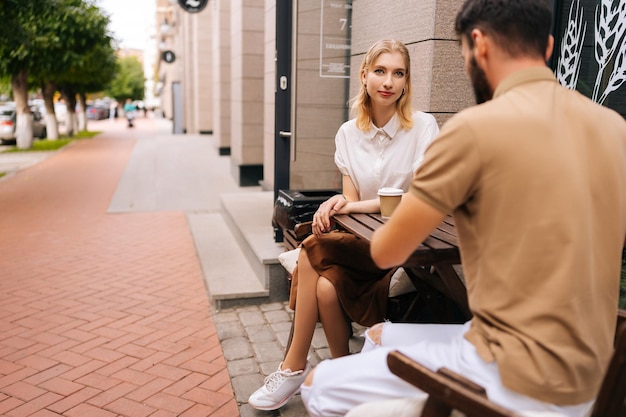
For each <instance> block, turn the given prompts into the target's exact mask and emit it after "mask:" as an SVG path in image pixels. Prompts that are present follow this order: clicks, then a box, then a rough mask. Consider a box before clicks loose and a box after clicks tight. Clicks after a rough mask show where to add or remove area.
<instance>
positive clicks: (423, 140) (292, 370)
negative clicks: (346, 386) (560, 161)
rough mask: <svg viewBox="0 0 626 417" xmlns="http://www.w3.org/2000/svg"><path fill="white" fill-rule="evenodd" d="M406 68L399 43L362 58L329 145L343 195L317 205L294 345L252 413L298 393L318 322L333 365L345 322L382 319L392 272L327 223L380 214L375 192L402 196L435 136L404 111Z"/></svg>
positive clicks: (428, 120) (305, 251) (302, 258)
mask: <svg viewBox="0 0 626 417" xmlns="http://www.w3.org/2000/svg"><path fill="white" fill-rule="evenodd" d="M410 66H411V64H410V57H409V52H408V50H407V48H406V46H405V45H404V44H403V43H401V42H399V41H394V40H381V41H378V42H376V43H375V44H374V45H373V46H372V47H371V48H370V49H369V50H368V51H367V53H366V54H365V57H364V59H363V62H362V64H361V69H360V71H359V77H360V81H361V88H360V91H359V93H358V95H357V96H356V97H355V98H354V99H353V102H352V111H353V114H354V115H355V116H356V117H355V118H354V119H351V120H349V121H348V122H346V123H344V124H343V125H342V126H341V127H340V128H339V131H338V132H337V135H336V137H335V145H336V151H335V163H336V165H337V167H338V169H339V171H340V172H341V174H342V186H343V194H341V195H336V196H333V197H331V198H330V199H328V200H327V201H325V202H324V203H322V204H321V205H320V207H319V209H318V211H317V212H316V213H315V215H314V217H313V223H312V230H313V235H312V236H310V237H309V238H307V239H306V240H305V241H304V242H303V243H302V249H301V251H300V255H299V257H298V266H297V268H296V271H294V284H292V294H291V300H290V301H291V304H290V305H291V306H292V308H294V307H295V316H294V332H293V340H292V343H291V345H290V347H289V349H288V351H287V353H286V356H285V360H284V361H283V362H282V363H281V364H280V365H279V367H278V369H277V370H276V371H275V372H273V373H272V374H270V375H269V376H268V377H267V378H266V379H265V383H264V385H263V386H262V387H261V388H259V389H258V390H257V391H256V392H254V393H253V394H252V395H251V396H250V398H249V400H248V403H249V404H250V405H251V406H252V407H254V408H257V409H260V410H275V409H277V408H280V407H282V406H283V405H284V404H285V403H286V402H287V401H289V399H290V398H291V397H293V396H294V395H295V394H296V393H297V392H298V391H299V389H300V385H301V384H302V382H303V381H304V378H305V377H306V374H307V373H308V372H309V370H310V366H309V364H308V361H307V355H308V351H309V347H310V345H311V339H312V337H313V332H314V330H315V325H316V323H317V321H318V319H319V320H320V321H321V322H322V325H323V327H324V332H325V334H326V338H327V340H328V344H329V347H330V351H331V355H332V356H333V357H334V358H335V357H340V356H345V355H348V354H349V353H350V352H349V347H348V342H349V338H350V326H351V321H354V322H357V323H359V324H362V325H364V326H371V325H373V324H374V323H378V322H380V321H382V320H383V319H384V314H385V309H386V303H387V295H388V288H389V279H390V277H391V274H392V272H393V270H388V269H380V268H378V267H376V265H375V264H374V263H373V261H372V259H371V258H370V255H369V245H368V244H367V243H365V242H363V241H362V240H359V239H357V238H355V237H354V236H353V235H352V234H349V233H342V232H337V231H334V232H330V230H331V216H332V215H334V214H338V213H376V212H379V211H380V204H379V199H378V195H377V192H378V189H379V188H382V187H394V188H401V189H403V190H404V191H407V190H408V187H409V183H410V181H411V179H412V177H413V173H414V172H415V170H416V169H417V167H418V165H419V164H420V163H421V161H422V159H423V155H424V151H425V150H426V148H427V147H428V145H429V144H430V142H431V141H432V140H433V139H434V137H435V136H436V135H437V133H438V132H439V128H438V126H437V123H436V121H435V119H434V118H433V117H432V116H431V115H429V114H426V113H423V112H413V111H412V110H411V77H410ZM329 232H330V233H329ZM296 289H297V291H296ZM294 304H295V306H294Z"/></svg>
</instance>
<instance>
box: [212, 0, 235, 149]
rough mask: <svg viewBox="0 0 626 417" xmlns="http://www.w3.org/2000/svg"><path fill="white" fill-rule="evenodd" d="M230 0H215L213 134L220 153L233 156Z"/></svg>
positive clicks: (213, 18) (213, 30)
mask: <svg viewBox="0 0 626 417" xmlns="http://www.w3.org/2000/svg"><path fill="white" fill-rule="evenodd" d="M230 3H231V2H230V0H214V1H213V2H211V4H212V7H213V14H212V21H213V23H212V25H211V29H212V34H213V38H212V47H213V62H212V70H213V109H212V110H213V115H212V116H213V117H212V119H213V135H214V136H215V137H216V138H217V139H218V144H219V145H218V146H219V153H220V154H221V155H229V154H230V152H231V149H230V146H231V143H230V131H231V126H230V125H231V121H230V101H231V93H230V91H231V85H230V77H231V74H230V71H231V68H230V67H231V66H230V40H231V34H230Z"/></svg>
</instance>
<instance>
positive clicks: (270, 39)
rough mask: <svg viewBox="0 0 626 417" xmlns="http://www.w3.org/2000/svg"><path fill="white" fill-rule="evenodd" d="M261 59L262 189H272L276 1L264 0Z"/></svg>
mask: <svg viewBox="0 0 626 417" xmlns="http://www.w3.org/2000/svg"><path fill="white" fill-rule="evenodd" d="M264 7H265V12H264V14H265V16H264V19H265V33H264V39H263V42H264V46H263V50H264V54H265V55H264V59H263V64H264V65H263V74H264V80H263V183H262V185H263V189H265V190H273V189H274V115H275V111H274V103H275V101H276V100H275V93H276V61H275V56H276V30H275V28H276V0H265V5H264Z"/></svg>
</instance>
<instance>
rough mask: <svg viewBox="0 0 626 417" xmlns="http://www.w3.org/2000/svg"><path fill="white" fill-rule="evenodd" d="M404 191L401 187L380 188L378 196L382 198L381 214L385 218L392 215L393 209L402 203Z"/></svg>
mask: <svg viewBox="0 0 626 417" xmlns="http://www.w3.org/2000/svg"><path fill="white" fill-rule="evenodd" d="M402 194H404V191H402V190H401V189H400V188H390V187H385V188H381V189H380V190H378V198H379V199H380V215H381V216H383V218H389V217H391V214H392V213H393V211H394V210H395V209H396V207H398V204H400V200H401V199H402Z"/></svg>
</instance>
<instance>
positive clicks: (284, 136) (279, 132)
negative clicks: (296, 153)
mask: <svg viewBox="0 0 626 417" xmlns="http://www.w3.org/2000/svg"><path fill="white" fill-rule="evenodd" d="M278 135H279V136H281V137H283V138H290V137H291V132H283V131H282V130H279V131H278Z"/></svg>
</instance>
